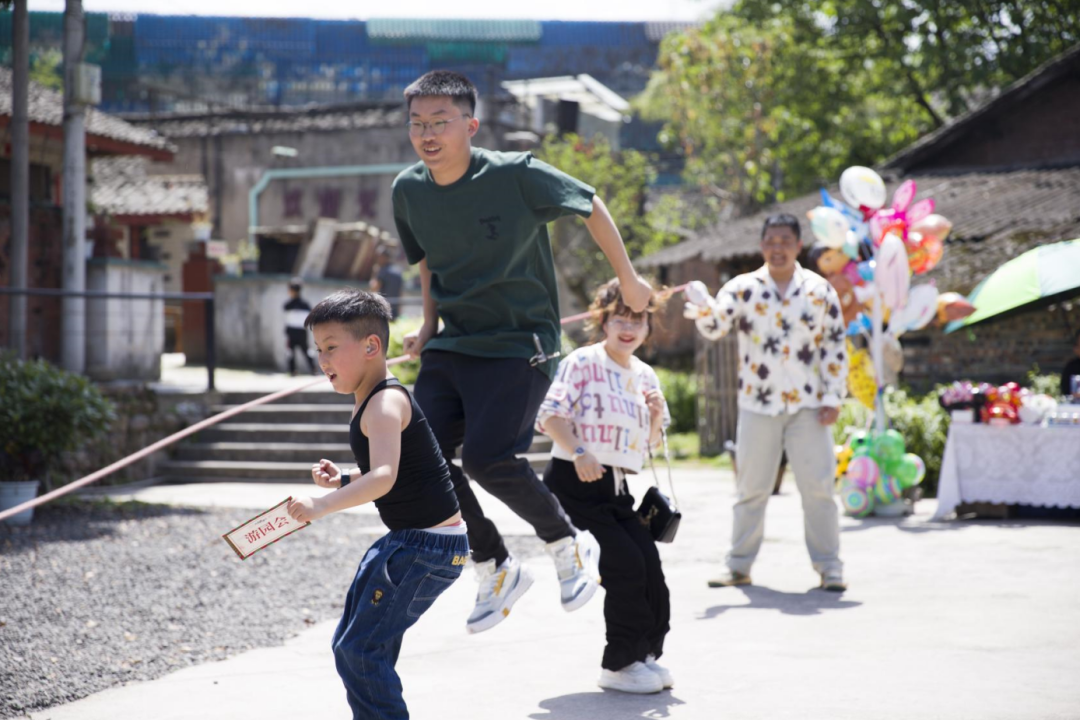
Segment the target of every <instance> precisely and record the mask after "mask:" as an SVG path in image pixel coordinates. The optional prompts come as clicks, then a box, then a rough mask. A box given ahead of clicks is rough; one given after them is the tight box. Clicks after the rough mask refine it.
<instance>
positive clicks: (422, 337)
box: [401, 258, 439, 358]
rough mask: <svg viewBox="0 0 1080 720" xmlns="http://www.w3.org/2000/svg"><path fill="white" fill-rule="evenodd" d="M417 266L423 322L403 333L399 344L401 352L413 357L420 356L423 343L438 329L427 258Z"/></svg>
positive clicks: (437, 312) (437, 314)
mask: <svg viewBox="0 0 1080 720" xmlns="http://www.w3.org/2000/svg"><path fill="white" fill-rule="evenodd" d="M417 267H418V268H420V292H421V295H422V296H423V298H424V322H423V324H422V325H421V326H420V329H419V330H414V331H413V332H411V333H408V334H407V335H405V338H404V339H403V340H402V344H401V349H402V352H404V354H406V355H411V356H412V357H413V358H418V357H420V353H421V352H423V350H424V345H426V344H427V341H428V340H430V339H431V338H433V337H435V333H436V332H438V330H439V306H438V305H437V304H436V303H435V298H433V297H431V270H430V268H428V264H427V258H424V259H423V260H421V261H420V262H419V263H418V265H417Z"/></svg>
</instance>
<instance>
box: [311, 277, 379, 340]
mask: <svg viewBox="0 0 1080 720" xmlns="http://www.w3.org/2000/svg"><path fill="white" fill-rule="evenodd" d="M391 319H393V312H391V310H390V303H388V302H387V301H386V298H384V297H383V296H382V295H379V294H378V293H372V292H367V291H366V290H339V291H337V292H336V293H334V294H333V295H331V296H329V297H327V298H326V299H324V300H320V301H319V302H318V303H317V304H316V305H315V307H313V308H312V309H311V312H310V313H308V316H307V319H306V320H304V327H305V328H307V329H308V330H314V329H315V327H316V326H318V325H322V324H323V323H329V322H337V323H341V324H342V325H345V326H346V327H347V328H349V332H350V333H352V336H353V337H354V338H356V339H357V340H363V339H364V338H366V337H367V336H368V335H378V336H379V339H380V340H381V341H382V346H383V352H384V353H385V352H386V347H387V345H389V344H390V320H391Z"/></svg>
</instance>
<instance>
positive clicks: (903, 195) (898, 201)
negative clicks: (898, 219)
mask: <svg viewBox="0 0 1080 720" xmlns="http://www.w3.org/2000/svg"><path fill="white" fill-rule="evenodd" d="M914 199H915V181H914V180H905V181H904V182H902V183H901V184H900V187H898V188H896V192H895V193H894V194H893V203H892V206H893V210H896V211H897V212H903V211H904V210H907V206H908V205H910V204H911V201H912V200H914Z"/></svg>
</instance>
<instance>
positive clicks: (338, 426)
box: [196, 415, 349, 445]
mask: <svg viewBox="0 0 1080 720" xmlns="http://www.w3.org/2000/svg"><path fill="white" fill-rule="evenodd" d="M240 417H244V416H243V415H241V416H240ZM196 437H197V440H196V442H198V443H216V442H238V443H248V444H254V445H259V444H264V443H300V444H304V445H309V444H313V443H314V444H321V443H345V444H348V442H349V428H348V426H347V425H346V424H345V423H344V422H337V423H318V424H316V423H293V424H285V423H257V422H236V423H234V422H223V423H220V424H218V425H214V426H213V427H210V428H208V429H206V430H203V431H202V432H200V433H198V434H197V436H196Z"/></svg>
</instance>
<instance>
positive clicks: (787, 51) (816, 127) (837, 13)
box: [635, 0, 1080, 210]
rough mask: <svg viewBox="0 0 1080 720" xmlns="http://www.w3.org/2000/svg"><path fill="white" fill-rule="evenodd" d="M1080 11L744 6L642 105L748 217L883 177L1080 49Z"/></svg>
mask: <svg viewBox="0 0 1080 720" xmlns="http://www.w3.org/2000/svg"><path fill="white" fill-rule="evenodd" d="M1078 18H1080V3H1078V2H1077V0H1065V1H1064V2H994V1H992V0H987V1H986V2H975V1H973V0H961V1H960V2H944V0H905V1H904V2H902V3H901V2H889V1H886V0H872V1H865V0H802V1H801V2H796V3H779V2H770V1H768V0H741V2H739V3H737V4H736V5H735V6H734V7H733V8H732V9H731V10H730V11H727V12H721V13H719V14H718V15H717V16H716V17H715V18H714V19H713V20H712V21H710V22H709V23H707V24H705V25H704V26H702V27H698V28H693V29H690V30H687V31H685V32H681V33H675V34H672V35H669V36H668V37H667V38H665V39H664V41H663V43H662V44H661V47H660V53H659V57H658V59H657V65H658V70H657V71H656V72H655V73H654V74H653V77H652V78H651V80H650V83H649V86H648V88H647V89H646V91H645V92H644V93H643V94H642V95H641V96H639V98H638V99H637V100H636V103H635V104H636V107H637V108H638V110H639V111H640V112H641V114H642V115H643V116H645V117H646V118H647V119H652V120H661V121H663V122H664V126H663V129H662V131H661V136H660V139H661V141H662V142H663V143H664V144H665V145H667V146H669V147H671V148H675V149H679V150H681V152H682V153H683V154H684V155H685V157H686V170H685V178H686V180H687V181H688V182H690V183H693V184H696V185H698V186H700V187H702V188H705V189H707V190H708V191H710V192H711V193H712V194H713V195H715V196H716V197H718V198H721V199H723V200H724V201H726V202H730V203H733V204H734V205H735V206H736V209H738V210H752V209H754V208H756V207H758V206H760V205H762V204H766V203H768V202H771V201H774V200H783V199H785V198H788V197H792V196H794V195H798V194H801V193H803V192H806V191H808V190H811V189H812V188H814V187H815V186H817V185H819V184H822V183H826V182H831V181H834V180H835V179H836V177H837V176H838V175H839V173H840V172H841V171H842V170H843V169H844V168H845V167H847V166H849V165H855V164H863V165H873V164H875V163H877V162H880V161H881V160H883V159H884V158H886V157H888V156H889V155H891V154H892V153H894V152H896V151H897V150H899V149H900V148H902V147H904V146H905V145H907V144H908V143H910V142H911V141H912V140H914V139H915V138H917V137H918V136H919V135H921V134H923V133H925V132H927V131H929V130H932V129H933V128H934V127H936V126H939V125H941V124H942V123H943V122H945V121H947V120H948V119H949V118H951V117H954V116H956V115H958V114H960V113H962V112H964V111H966V110H968V109H969V108H970V107H972V106H974V105H977V104H978V103H979V102H981V101H982V100H983V99H985V97H986V95H987V93H988V92H990V91H992V90H993V89H995V88H999V87H1001V86H1002V85H1005V84H1007V83H1008V82H1011V81H1013V80H1015V79H1017V78H1019V77H1021V76H1023V75H1024V74H1026V73H1027V72H1030V71H1031V70H1032V69H1034V68H1035V67H1037V66H1038V64H1039V63H1041V62H1043V61H1045V60H1047V59H1048V58H1050V57H1053V56H1054V55H1056V54H1058V53H1060V52H1061V51H1063V50H1064V49H1066V48H1068V47H1070V46H1071V45H1073V44H1075V43H1076V42H1077V41H1078V40H1080V31H1078V23H1080V19H1078Z"/></svg>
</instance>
